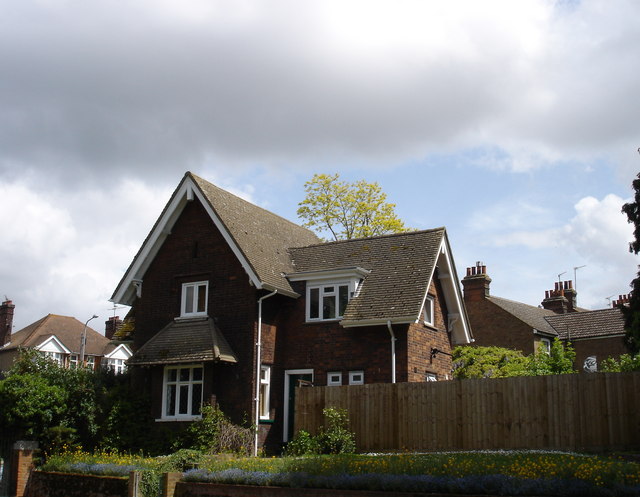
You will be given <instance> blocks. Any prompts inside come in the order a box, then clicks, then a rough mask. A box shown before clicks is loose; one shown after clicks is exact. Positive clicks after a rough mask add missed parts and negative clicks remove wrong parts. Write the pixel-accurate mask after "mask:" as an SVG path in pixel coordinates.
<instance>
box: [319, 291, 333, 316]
mask: <svg viewBox="0 0 640 497" xmlns="http://www.w3.org/2000/svg"><path fill="white" fill-rule="evenodd" d="M335 317H336V298H335V297H334V296H333V295H331V296H328V297H323V298H322V319H334V318H335Z"/></svg>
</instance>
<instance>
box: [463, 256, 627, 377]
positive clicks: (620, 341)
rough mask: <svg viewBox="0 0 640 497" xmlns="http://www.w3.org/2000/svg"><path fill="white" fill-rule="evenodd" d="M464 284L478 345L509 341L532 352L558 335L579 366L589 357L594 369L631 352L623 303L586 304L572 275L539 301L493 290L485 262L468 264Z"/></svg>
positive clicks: (513, 346) (509, 344)
mask: <svg viewBox="0 0 640 497" xmlns="http://www.w3.org/2000/svg"><path fill="white" fill-rule="evenodd" d="M462 285H463V287H464V301H465V305H466V308H467V312H468V314H469V321H470V322H471V326H472V328H473V333H474V339H475V341H474V343H473V345H474V346H498V347H506V348H510V349H516V350H520V351H522V352H523V353H524V354H526V355H529V354H532V353H534V352H535V351H536V350H537V349H538V347H539V344H540V343H542V344H544V346H545V347H546V348H547V349H548V348H549V347H550V345H551V342H552V341H553V340H554V339H555V338H559V339H560V340H562V341H564V342H571V344H572V346H573V348H574V350H575V352H576V361H575V367H576V368H578V369H583V368H584V367H586V366H587V363H588V364H589V368H590V370H594V364H599V363H600V362H601V361H602V360H603V359H606V358H607V357H610V356H612V357H619V356H620V355H621V354H625V353H629V350H628V348H627V347H626V345H625V342H624V335H625V332H624V319H623V317H622V313H621V312H620V309H619V308H618V305H619V304H618V303H617V302H616V303H614V308H612V309H601V310H595V311H589V310H586V309H582V308H580V307H578V306H577V303H576V302H577V300H576V298H577V292H576V290H575V289H574V288H573V283H572V282H571V281H563V282H556V283H555V286H554V289H553V290H548V291H546V292H545V298H544V299H543V300H542V302H541V304H540V306H538V307H536V306H532V305H528V304H524V303H522V302H516V301H513V300H509V299H505V298H501V297H495V296H493V295H491V292H490V285H491V278H490V277H489V275H488V274H487V268H486V266H485V265H483V264H482V263H476V265H475V266H472V267H468V268H467V273H466V276H465V277H464V278H463V279H462ZM620 298H621V302H622V301H623V296H621V297H620Z"/></svg>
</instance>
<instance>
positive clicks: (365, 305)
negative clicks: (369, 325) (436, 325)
mask: <svg viewBox="0 0 640 497" xmlns="http://www.w3.org/2000/svg"><path fill="white" fill-rule="evenodd" d="M444 235H445V229H444V228H437V229H433V230H426V231H412V232H408V233H400V234H395V235H385V236H380V237H375V238H363V239H356V240H345V241H339V242H332V243H324V244H321V245H313V246H309V247H302V248H294V249H290V252H291V257H292V259H293V264H294V267H295V270H296V272H306V271H321V270H330V269H341V268H349V267H360V268H363V269H366V270H368V271H370V273H369V274H368V275H367V276H366V277H365V280H364V283H363V285H362V287H361V290H360V292H359V294H358V296H357V297H354V298H353V299H351V301H350V302H349V304H348V306H347V309H346V311H345V315H344V321H345V322H354V321H369V320H381V319H384V320H387V319H391V320H393V319H399V320H400V319H404V318H411V319H413V320H415V319H418V317H419V315H420V311H421V307H422V303H423V299H424V298H425V296H426V294H427V290H428V285H429V283H430V281H431V276H432V274H433V271H434V268H435V264H436V261H437V259H438V254H439V249H440V246H441V244H442V241H443V237H444Z"/></svg>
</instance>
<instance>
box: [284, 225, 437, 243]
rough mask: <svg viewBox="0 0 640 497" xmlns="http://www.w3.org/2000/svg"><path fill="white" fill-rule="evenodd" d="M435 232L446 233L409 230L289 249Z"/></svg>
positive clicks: (428, 230)
mask: <svg viewBox="0 0 640 497" xmlns="http://www.w3.org/2000/svg"><path fill="white" fill-rule="evenodd" d="M436 231H446V228H445V227H444V226H440V227H438V228H429V229H424V230H411V231H400V232H397V233H385V234H383V235H375V236H365V237H360V238H347V239H344V240H329V241H325V242H320V243H314V244H311V245H304V246H301V247H290V249H297V248H309V247H322V246H327V245H336V244H343V243H344V244H346V243H351V242H362V241H367V240H380V239H383V238H393V237H400V236H410V235H419V234H424V233H434V232H436Z"/></svg>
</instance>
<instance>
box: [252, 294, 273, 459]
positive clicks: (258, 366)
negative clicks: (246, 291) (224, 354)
mask: <svg viewBox="0 0 640 497" xmlns="http://www.w3.org/2000/svg"><path fill="white" fill-rule="evenodd" d="M276 293H278V290H274V291H273V292H271V293H269V294H268V295H263V296H262V297H260V298H259V299H258V339H257V341H256V392H255V393H256V396H255V398H254V399H253V401H254V403H255V411H256V416H255V419H254V422H255V435H254V439H253V455H254V457H255V456H257V455H258V428H259V426H260V424H259V423H260V376H261V375H262V301H263V300H265V299H268V298H269V297H273V296H274V295H275V294H276Z"/></svg>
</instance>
